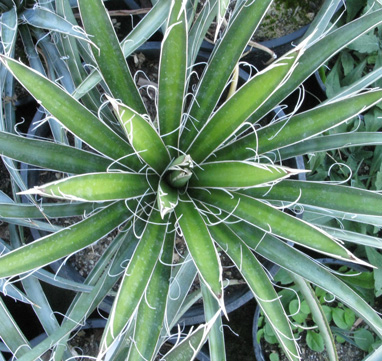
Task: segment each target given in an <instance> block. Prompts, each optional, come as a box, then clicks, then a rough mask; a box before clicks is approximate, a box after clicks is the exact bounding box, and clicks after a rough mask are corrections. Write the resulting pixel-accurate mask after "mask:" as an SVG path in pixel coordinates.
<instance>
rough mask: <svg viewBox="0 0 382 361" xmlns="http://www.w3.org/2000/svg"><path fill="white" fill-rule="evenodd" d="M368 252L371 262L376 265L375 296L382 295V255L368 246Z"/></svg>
mask: <svg viewBox="0 0 382 361" xmlns="http://www.w3.org/2000/svg"><path fill="white" fill-rule="evenodd" d="M366 254H367V258H368V260H369V262H370V263H371V264H372V265H374V266H375V267H376V268H375V269H373V275H374V292H375V296H376V297H379V296H381V295H382V269H381V268H380V265H381V262H382V255H381V254H380V253H379V252H378V251H377V250H375V249H373V248H371V247H366Z"/></svg>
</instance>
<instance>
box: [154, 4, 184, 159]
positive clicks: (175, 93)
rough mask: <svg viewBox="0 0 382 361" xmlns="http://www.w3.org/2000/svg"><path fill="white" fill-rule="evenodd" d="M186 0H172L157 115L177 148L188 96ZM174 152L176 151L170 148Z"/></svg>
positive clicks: (165, 135) (163, 132) (167, 140)
mask: <svg viewBox="0 0 382 361" xmlns="http://www.w3.org/2000/svg"><path fill="white" fill-rule="evenodd" d="M184 5H185V3H184V1H183V0H177V1H173V2H172V8H171V12H170V15H169V17H168V23H167V29H166V33H165V35H164V39H163V41H162V51H161V57H160V67H159V91H158V94H159V95H158V118H159V129H160V134H161V135H162V137H163V138H164V141H165V143H166V145H168V146H172V147H175V148H177V147H178V135H179V128H180V125H181V120H182V112H183V102H184V99H185V87H186V71H187V56H188V55H187V48H188V44H187V22H186V13H185V6H184ZM169 150H170V153H171V154H174V155H175V154H176V153H177V152H176V150H175V149H173V148H170V149H169Z"/></svg>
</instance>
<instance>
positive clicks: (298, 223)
mask: <svg viewBox="0 0 382 361" xmlns="http://www.w3.org/2000/svg"><path fill="white" fill-rule="evenodd" d="M192 195H193V196H194V197H195V198H197V199H199V200H201V201H203V202H205V203H206V204H208V205H211V206H213V207H216V208H218V209H223V210H224V211H226V212H228V213H229V214H231V213H232V214H233V215H234V216H236V217H238V218H240V219H242V220H243V219H245V220H246V221H247V222H249V223H250V224H252V225H253V226H255V227H257V228H259V229H261V230H263V231H264V232H267V233H270V234H273V235H278V236H280V237H283V238H284V239H286V240H288V241H292V242H295V243H298V244H301V245H303V246H305V247H308V248H311V249H314V250H317V251H318V252H321V253H324V254H328V255H330V256H333V257H336V258H339V259H345V260H351V261H358V262H360V263H362V261H361V260H359V259H357V258H356V257H355V256H354V255H353V254H352V253H351V252H349V251H348V250H347V249H346V248H345V247H343V246H341V245H340V244H339V243H338V242H336V241H335V240H334V239H333V238H332V237H330V236H329V235H328V234H326V233H324V232H323V231H321V230H319V229H318V228H317V227H313V226H312V225H310V224H309V223H306V222H304V221H302V220H300V219H298V218H296V217H293V216H291V215H289V214H286V213H284V212H282V211H280V210H278V209H275V208H273V207H272V206H270V205H268V204H265V203H263V202H261V201H259V200H257V199H255V198H252V197H249V196H247V195H244V194H238V193H232V196H231V195H229V194H227V193H225V192H223V191H219V190H210V192H206V191H204V190H198V191H193V192H192Z"/></svg>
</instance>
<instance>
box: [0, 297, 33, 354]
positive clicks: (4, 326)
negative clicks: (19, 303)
mask: <svg viewBox="0 0 382 361" xmlns="http://www.w3.org/2000/svg"><path fill="white" fill-rule="evenodd" d="M0 317H1V326H0V329H1V338H2V340H3V341H4V343H5V344H6V345H7V347H8V348H9V350H10V351H11V352H12V354H13V355H17V357H18V358H19V357H20V356H22V355H25V354H27V353H28V351H29V347H30V346H29V342H28V340H27V339H26V337H25V336H24V334H23V333H22V331H21V330H20V328H19V327H18V325H17V323H16V322H15V320H14V319H13V316H12V314H11V313H10V312H9V310H8V308H7V306H6V305H5V303H4V301H3V299H2V298H0ZM25 346H27V347H25Z"/></svg>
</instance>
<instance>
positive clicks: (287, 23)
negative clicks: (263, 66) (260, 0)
mask: <svg viewBox="0 0 382 361" xmlns="http://www.w3.org/2000/svg"><path fill="white" fill-rule="evenodd" d="M322 2H323V1H322V0H298V1H296V0H275V1H274V2H273V3H272V5H271V6H270V8H269V10H268V12H267V14H266V15H265V17H264V19H263V21H262V22H261V25H260V27H259V28H258V29H257V30H256V32H255V35H254V38H253V40H254V41H264V40H269V39H275V38H280V37H282V36H284V35H287V34H290V33H292V32H294V31H296V30H298V29H300V28H302V27H303V26H305V25H308V24H309V23H311V22H312V20H313V19H314V17H315V16H316V14H317V12H318V11H319V10H320V7H321V4H322Z"/></svg>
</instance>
